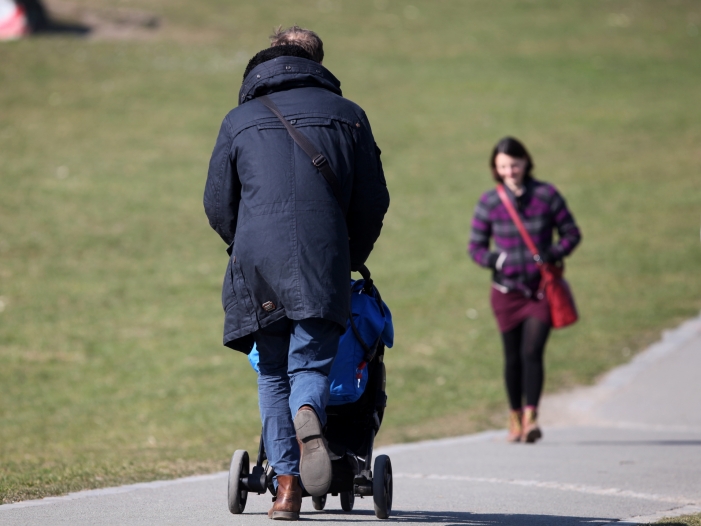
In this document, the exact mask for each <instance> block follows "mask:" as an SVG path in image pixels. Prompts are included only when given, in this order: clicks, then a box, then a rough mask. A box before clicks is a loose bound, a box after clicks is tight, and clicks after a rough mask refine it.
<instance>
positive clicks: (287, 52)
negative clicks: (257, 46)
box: [243, 45, 314, 80]
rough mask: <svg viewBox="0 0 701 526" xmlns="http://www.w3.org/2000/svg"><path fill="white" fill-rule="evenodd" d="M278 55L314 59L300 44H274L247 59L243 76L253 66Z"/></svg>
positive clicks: (246, 74) (244, 76)
mask: <svg viewBox="0 0 701 526" xmlns="http://www.w3.org/2000/svg"><path fill="white" fill-rule="evenodd" d="M278 57H299V58H306V59H307V60H314V59H312V56H311V55H310V54H309V53H307V52H306V51H305V50H304V48H302V47H301V46H295V45H285V46H275V47H269V48H267V49H264V50H263V51H259V52H258V53H256V54H255V55H254V56H253V58H252V59H251V60H249V61H248V66H246V71H244V72H243V78H244V80H246V77H247V76H248V74H249V73H250V72H251V70H252V69H253V68H255V67H256V66H258V65H260V64H262V63H263V62H267V61H268V60H273V59H274V58H278Z"/></svg>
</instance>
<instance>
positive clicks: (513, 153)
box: [489, 137, 535, 183]
mask: <svg viewBox="0 0 701 526" xmlns="http://www.w3.org/2000/svg"><path fill="white" fill-rule="evenodd" d="M500 153H505V154H506V155H508V156H510V157H515V158H516V159H525V160H526V173H525V176H524V181H527V180H528V179H530V178H531V171H532V170H533V168H534V167H535V165H534V164H533V160H532V159H531V154H529V153H528V150H526V147H525V146H524V145H523V143H521V141H519V140H518V139H514V138H513V137H504V138H503V139H501V140H500V141H499V142H498V143H497V145H496V146H495V147H494V150H492V157H491V158H490V159H489V166H490V167H491V168H492V176H493V177H494V180H495V181H496V182H497V183H501V182H502V179H501V176H500V175H499V174H498V173H497V165H496V158H497V155H499V154H500Z"/></svg>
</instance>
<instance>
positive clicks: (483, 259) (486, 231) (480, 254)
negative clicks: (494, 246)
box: [467, 194, 498, 268]
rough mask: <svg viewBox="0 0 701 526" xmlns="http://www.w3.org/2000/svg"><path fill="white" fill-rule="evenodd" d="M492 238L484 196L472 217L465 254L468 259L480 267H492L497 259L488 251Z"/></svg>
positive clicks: (494, 253) (496, 255)
mask: <svg viewBox="0 0 701 526" xmlns="http://www.w3.org/2000/svg"><path fill="white" fill-rule="evenodd" d="M491 237H492V221H491V220H490V219H489V207H488V206H487V200H486V194H485V195H483V196H482V198H481V199H480V200H479V202H478V203H477V206H476V207H475V215H474V216H473V217H472V228H471V230H470V241H469V243H468V245H467V252H468V253H469V254H470V257H471V258H472V259H473V260H474V262H475V263H477V264H478V265H479V266H481V267H487V268H490V267H493V266H494V262H495V260H496V259H497V257H498V254H497V253H496V252H490V251H489V240H490V238H491Z"/></svg>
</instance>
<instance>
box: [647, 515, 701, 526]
mask: <svg viewBox="0 0 701 526" xmlns="http://www.w3.org/2000/svg"><path fill="white" fill-rule="evenodd" d="M655 524H666V525H667V526H701V514H699V515H684V516H683V517H673V518H671V519H663V520H661V521H659V522H657V523H655Z"/></svg>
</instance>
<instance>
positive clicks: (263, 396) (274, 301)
mask: <svg viewBox="0 0 701 526" xmlns="http://www.w3.org/2000/svg"><path fill="white" fill-rule="evenodd" d="M271 41H272V45H271V47H270V48H268V49H265V50H263V51H261V52H260V53H258V54H257V55H255V56H254V57H253V58H252V59H251V61H250V62H249V64H248V67H247V68H246V72H245V73H244V81H243V84H242V86H241V90H240V93H239V106H238V107H237V108H235V109H234V110H232V111H231V112H230V113H229V114H228V115H227V116H226V117H225V118H224V122H223V123H222V126H221V130H220V132H219V137H218V139H217V143H216V145H215V147H214V152H213V153H212V159H211V161H210V165H209V174H208V177H207V185H206V188H205V193H204V206H205V211H206V213H207V216H208V218H209V222H210V225H211V226H212V228H214V230H216V231H217V233H218V234H219V235H220V236H221V237H222V239H223V240H224V242H226V243H227V244H228V245H229V250H228V252H229V254H230V259H229V265H228V268H227V271H226V275H225V278H224V285H223V291H222V303H223V307H224V311H225V321H224V344H225V345H227V346H228V347H231V348H233V349H236V350H239V351H242V352H244V353H249V352H250V350H251V348H252V346H253V343H254V342H255V344H256V347H257V349H258V351H259V353H260V362H259V367H260V374H259V377H258V396H259V404H260V413H261V419H262V421H263V441H264V444H265V448H266V452H267V456H268V461H269V462H270V464H271V465H272V466H273V468H274V469H275V472H276V474H277V488H278V489H277V498H276V500H275V502H274V504H273V507H272V508H271V510H270V512H269V516H270V517H271V518H273V519H283V520H297V519H298V518H299V510H300V506H301V502H302V489H301V487H300V485H299V480H298V478H301V483H302V485H303V486H304V489H306V490H307V492H308V493H309V494H311V495H313V496H322V495H325V494H326V493H327V491H328V489H329V486H330V484H331V460H330V458H329V452H328V448H327V445H326V443H325V441H324V439H323V436H322V430H323V426H324V425H325V422H326V413H325V407H326V403H327V401H328V396H329V383H328V374H329V372H330V370H331V365H332V364H333V360H334V357H335V355H336V351H337V348H338V341H339V337H340V335H341V333H342V332H343V331H344V330H345V327H346V320H347V318H348V314H349V311H350V294H349V278H350V272H351V270H357V269H358V268H359V267H360V266H361V265H363V263H364V262H365V261H366V259H367V258H368V256H369V255H370V252H371V251H372V248H373V245H374V243H375V241H376V240H377V238H378V236H379V235H380V229H381V228H382V220H383V217H384V215H385V212H386V211H387V207H388V206H389V194H388V192H387V187H386V184H385V179H384V174H383V172H382V165H381V163H380V150H379V149H378V148H377V146H376V145H375V142H374V139H373V135H372V131H371V129H370V124H369V122H368V120H367V118H366V116H365V113H364V112H363V110H362V109H361V108H360V107H358V106H357V105H356V104H354V103H352V102H350V101H349V100H347V99H344V98H343V97H342V96H341V89H340V82H339V81H338V80H337V79H336V78H335V77H334V76H333V75H332V74H331V73H330V72H329V71H328V70H327V69H326V68H324V67H323V66H322V65H321V63H322V60H323V58H324V51H323V44H322V42H321V39H319V37H318V36H317V35H316V34H315V33H314V32H312V31H309V30H306V29H302V28H300V27H297V26H293V27H291V28H289V29H287V30H284V31H283V30H281V29H278V30H277V31H276V32H275V34H274V35H273V36H272V37H271ZM263 96H267V98H262V97H263ZM264 101H266V102H272V103H273V105H274V106H275V107H277V108H278V109H279V111H280V113H281V114H282V115H283V116H284V117H285V119H286V120H287V121H289V123H290V124H291V125H292V126H294V127H295V128H296V129H297V130H298V131H299V132H302V134H303V135H304V136H305V137H306V138H307V139H308V140H309V142H310V143H311V144H312V145H313V147H314V148H315V149H316V151H317V152H319V153H321V154H323V156H324V157H325V159H326V161H327V163H328V167H329V168H330V169H331V171H332V172H333V173H332V175H331V179H335V180H328V179H327V177H329V175H328V170H326V168H325V167H324V166H323V164H324V162H323V161H322V162H319V160H317V162H316V164H313V163H312V159H311V157H310V156H309V155H308V153H305V151H304V150H303V149H302V148H301V147H300V146H298V144H297V143H296V142H295V140H293V137H292V135H291V134H290V132H289V131H288V130H287V129H286V128H285V126H284V125H283V123H282V121H281V120H280V119H279V118H278V117H277V116H276V115H275V114H274V113H273V111H272V110H271V109H270V108H269V104H268V106H266V105H265V104H264V103H263V102H264ZM317 166H318V167H317ZM324 170H326V171H325V172H324V173H322V172H323V171H324Z"/></svg>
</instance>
